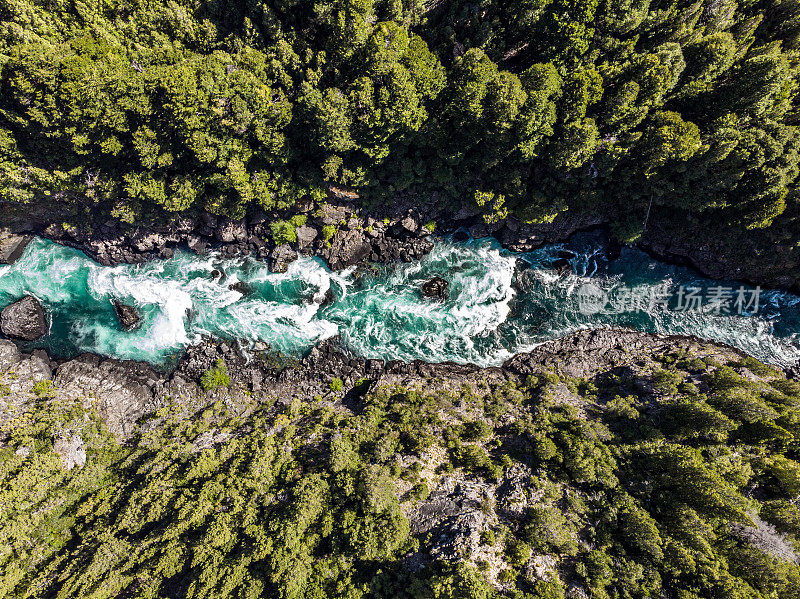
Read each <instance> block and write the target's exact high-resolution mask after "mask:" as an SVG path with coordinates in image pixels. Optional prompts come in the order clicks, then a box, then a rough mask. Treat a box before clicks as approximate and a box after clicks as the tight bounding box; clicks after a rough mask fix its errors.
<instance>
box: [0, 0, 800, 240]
mask: <svg viewBox="0 0 800 599" xmlns="http://www.w3.org/2000/svg"><path fill="white" fill-rule="evenodd" d="M799 33H800V2H798V1H797V0H695V1H692V0H519V1H514V2H509V1H506V0H483V1H479V0H475V1H461V0H441V1H436V0H434V1H431V2H427V3H426V2H424V1H423V0H374V1H373V0H335V1H326V2H310V1H306V0H280V1H275V2H267V1H247V2H222V1H205V0H194V1H188V0H171V1H169V2H158V1H148V0H105V1H98V2H62V1H60V0H52V1H48V2H43V1H41V0H2V2H0V201H5V202H6V203H8V202H12V203H25V202H33V203H42V202H46V203H52V202H58V203H61V204H64V205H67V206H71V207H76V208H78V210H76V212H78V213H80V212H81V211H84V210H85V211H87V212H89V211H90V210H91V209H92V207H93V206H94V205H95V204H101V205H102V206H103V207H106V208H107V209H108V210H111V211H112V212H113V214H114V215H115V216H117V217H118V218H120V219H122V220H125V221H128V222H135V221H136V220H137V218H138V217H139V216H140V215H142V214H145V213H153V212H155V213H161V214H162V215H163V214H164V212H163V211H166V212H181V211H187V210H199V209H206V210H209V211H211V212H213V213H217V214H228V215H231V216H234V217H241V216H242V215H243V214H245V212H246V211H247V210H248V209H249V207H255V206H261V207H263V208H265V209H267V210H285V211H287V212H291V209H292V207H293V206H294V205H295V204H296V203H297V202H298V201H299V200H301V199H303V198H305V197H308V196H310V197H312V198H320V197H322V196H323V195H324V192H325V189H326V188H327V187H329V186H331V185H336V186H347V187H349V188H354V189H356V190H357V191H358V192H359V194H360V195H361V196H362V197H363V198H365V200H366V201H367V202H373V203H380V202H386V201H388V200H389V199H390V198H392V197H393V196H395V195H396V194H406V195H408V196H409V197H425V198H429V197H431V194H432V193H434V192H435V194H436V196H435V197H438V198H439V199H440V201H442V202H445V203H446V202H447V201H448V200H459V201H460V200H463V199H472V200H474V201H475V202H476V204H477V205H478V206H479V207H480V208H481V210H482V211H483V212H484V213H485V218H486V220H487V222H493V221H496V220H498V219H500V218H502V217H504V216H505V215H506V214H508V213H513V214H515V215H517V216H518V217H519V218H521V219H522V220H524V221H526V222H543V221H547V220H549V219H552V218H554V217H555V215H557V214H558V213H560V212H562V211H564V210H567V209H569V210H574V211H585V210H594V211H602V212H604V213H608V214H612V213H613V214H619V215H623V216H621V217H620V218H619V219H618V222H617V223H616V227H617V232H618V234H619V236H620V237H621V238H623V239H634V238H636V237H637V235H638V234H639V233H640V231H641V227H642V222H643V220H644V219H645V216H646V214H647V213H648V211H649V208H650V207H651V206H652V207H653V208H655V210H659V209H660V210H662V213H663V212H666V213H667V214H675V215H677V217H676V218H681V219H684V220H686V219H688V221H691V222H701V221H702V220H703V219H706V220H707V221H708V222H714V223H720V222H722V223H724V224H725V225H726V226H728V227H729V228H731V230H736V231H740V232H745V234H748V235H752V234H758V233H746V231H747V230H752V229H756V230H762V229H764V228H767V227H770V228H769V232H770V233H769V234H770V235H773V234H774V235H775V236H776V237H775V238H776V239H779V238H784V239H785V238H786V234H787V231H789V232H790V231H791V228H792V227H796V225H797V223H796V219H797V218H798V214H799V213H800V210H799V209H798V200H797V195H796V191H795V182H796V180H797V177H798V161H800V156H799V155H798V145H799V142H798V128H797V125H796V123H797V112H796V107H795V98H796V94H797V74H798V52H797V50H798V34H799ZM7 205H8V204H7ZM688 221H687V222H688Z"/></svg>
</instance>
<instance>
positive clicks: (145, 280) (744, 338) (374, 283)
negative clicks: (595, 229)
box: [0, 234, 800, 366]
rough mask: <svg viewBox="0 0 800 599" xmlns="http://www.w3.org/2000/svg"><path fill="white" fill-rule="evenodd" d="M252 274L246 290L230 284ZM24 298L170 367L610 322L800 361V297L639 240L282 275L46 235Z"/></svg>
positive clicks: (479, 344)
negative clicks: (200, 345)
mask: <svg viewBox="0 0 800 599" xmlns="http://www.w3.org/2000/svg"><path fill="white" fill-rule="evenodd" d="M559 252H561V256H562V257H566V258H567V259H568V260H569V265H568V266H565V267H564V269H563V270H564V271H566V272H562V273H561V274H559V273H558V272H557V271H556V270H554V269H553V267H552V265H553V263H554V261H556V260H557V259H558V258H559ZM564 252H567V253H564ZM214 271H219V272H218V273H216V272H214ZM215 275H216V276H215ZM433 276H440V277H442V278H443V279H445V280H446V281H448V283H449V286H448V297H447V299H446V300H444V301H440V300H435V299H431V298H425V297H423V296H422V294H421V293H420V286H421V284H422V283H423V282H425V281H427V280H429V279H430V278H431V277H433ZM240 282H241V283H245V284H246V289H240V290H235V289H231V286H233V285H234V284H236V283H240ZM25 294H32V295H34V296H35V297H37V298H38V299H39V300H40V301H41V302H42V304H43V305H44V306H45V308H46V309H47V311H48V313H49V314H50V321H51V325H50V332H49V334H48V335H47V336H46V337H45V338H43V339H42V340H40V341H38V342H36V343H34V344H32V345H31V346H30V347H44V348H46V349H48V351H49V352H50V353H51V354H52V355H54V356H57V357H70V356H74V355H75V354H77V353H80V352H93V353H97V354H102V355H106V356H112V357H116V358H122V359H132V360H142V361H147V362H150V363H152V364H155V365H162V366H163V365H168V364H169V363H170V362H171V361H173V360H174V359H175V358H176V357H177V356H178V355H180V353H181V351H182V350H183V349H184V348H185V347H186V346H187V345H189V344H192V343H196V342H198V341H199V340H200V339H201V338H203V337H204V336H208V335H213V336H215V337H219V338H224V339H229V340H241V341H242V342H243V344H244V346H245V347H247V346H249V345H251V344H253V343H255V342H257V341H263V342H266V343H268V344H269V345H270V346H272V347H273V348H275V349H277V350H280V351H282V352H284V353H287V354H292V355H300V354H302V353H303V352H305V351H307V350H309V349H310V348H311V347H312V346H313V345H314V344H315V343H317V342H319V341H320V340H323V339H326V338H329V337H332V336H334V335H339V336H340V337H341V340H342V343H343V344H344V345H345V346H347V347H348V348H350V350H351V351H352V352H353V353H355V354H357V355H360V356H364V357H367V358H380V359H402V360H412V359H421V360H426V361H429V362H442V361H446V360H450V361H453V362H458V363H468V362H471V363H475V364H478V365H481V366H490V365H498V364H501V363H502V362H503V361H504V360H506V359H507V358H509V357H510V356H512V355H514V354H516V353H519V352H524V351H527V350H530V349H532V348H533V347H535V346H536V345H538V344H541V343H543V342H545V341H548V340H551V339H555V338H558V337H561V336H564V335H566V334H569V333H571V332H573V331H575V330H577V329H580V328H594V327H602V326H626V327H630V328H634V329H637V330H640V331H645V332H656V333H664V334H676V335H696V336H698V337H701V338H704V339H709V340H713V341H720V342H724V343H727V344H730V345H732V346H734V347H737V348H740V349H742V350H744V351H745V352H747V353H748V354H751V355H753V356H755V357H756V358H758V359H760V360H762V361H765V362H769V363H772V364H775V365H779V366H791V365H794V364H796V363H797V362H798V360H800V297H799V296H797V295H793V294H791V293H788V292H785V291H776V290H759V289H756V288H753V287H750V286H747V285H742V284H740V283H737V282H732V281H716V280H712V279H707V278H704V277H702V276H700V275H699V274H697V273H696V272H694V271H693V270H691V269H688V268H684V267H679V266H674V265H670V264H665V263H661V262H658V261H656V260H654V259H652V258H650V257H649V256H648V255H647V254H645V253H643V252H641V251H639V250H636V249H631V248H625V249H623V251H622V255H621V256H620V257H619V258H617V259H616V260H611V261H609V260H608V259H606V257H605V253H604V251H603V246H602V240H601V239H600V238H599V237H598V236H597V235H594V234H579V235H576V236H574V237H573V238H572V239H571V241H570V242H569V243H567V244H559V245H548V246H545V247H542V248H540V249H538V250H536V251H533V252H529V253H513V252H510V251H507V250H504V249H502V248H501V247H500V246H499V244H498V243H497V242H496V241H494V240H492V239H482V240H470V241H466V242H453V241H448V240H445V239H442V240H439V241H437V242H436V244H435V246H434V249H433V250H432V251H431V253H430V254H429V255H427V256H426V257H425V258H424V259H423V260H421V261H419V262H412V263H408V264H393V265H376V266H374V267H370V268H362V269H359V270H356V269H352V268H351V269H347V270H345V271H342V272H331V271H330V270H329V269H328V268H327V267H326V265H325V264H324V262H322V261H321V260H319V259H316V258H300V259H299V260H297V261H295V262H293V263H292V264H291V265H290V266H289V268H288V271H287V272H286V273H282V274H277V273H270V272H269V271H268V269H267V267H266V265H265V264H264V263H263V262H259V261H256V260H252V259H236V260H229V259H222V258H220V257H218V256H216V255H214V254H213V253H210V254H206V255H196V254H193V253H190V252H188V251H186V252H181V251H178V252H176V253H175V256H174V257H173V258H170V259H168V260H153V261H151V262H148V263H146V264H143V265H138V266H133V265H121V266H116V267H105V266H101V265H99V264H97V263H95V262H93V261H92V260H91V259H89V258H88V257H87V256H86V255H85V254H83V253H81V252H79V251H77V250H74V249H71V248H68V247H64V246H61V245H58V244H55V243H52V242H50V241H47V240H43V239H36V240H34V241H33V242H32V243H31V244H30V245H29V246H28V247H27V249H26V250H25V253H24V254H23V255H22V257H21V258H20V259H19V260H18V261H17V262H15V263H14V264H13V265H6V266H0V307H2V306H5V305H7V304H9V303H11V302H13V301H15V300H16V299H19V298H20V297H22V296H23V295H25ZM326 294H327V295H328V297H329V299H330V298H331V296H332V301H330V302H326ZM112 300H119V301H122V302H124V303H127V304H131V305H135V306H136V307H137V309H138V310H139V312H140V315H141V318H142V322H141V325H140V326H139V327H138V328H137V329H135V330H133V331H125V330H124V329H123V328H122V327H121V326H120V324H119V322H118V320H117V318H116V316H115V313H114V309H113V306H112Z"/></svg>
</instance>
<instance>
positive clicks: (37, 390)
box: [31, 379, 56, 399]
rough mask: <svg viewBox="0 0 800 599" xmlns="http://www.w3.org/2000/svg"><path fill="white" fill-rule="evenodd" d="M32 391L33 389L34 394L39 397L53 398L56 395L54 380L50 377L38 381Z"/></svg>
mask: <svg viewBox="0 0 800 599" xmlns="http://www.w3.org/2000/svg"><path fill="white" fill-rule="evenodd" d="M31 391H33V394H34V395H35V396H36V397H38V398H39V399H51V398H53V397H55V395H56V389H55V387H53V381H51V380H50V379H44V380H42V381H39V382H37V383H36V384H35V385H34V386H33V388H32V389H31Z"/></svg>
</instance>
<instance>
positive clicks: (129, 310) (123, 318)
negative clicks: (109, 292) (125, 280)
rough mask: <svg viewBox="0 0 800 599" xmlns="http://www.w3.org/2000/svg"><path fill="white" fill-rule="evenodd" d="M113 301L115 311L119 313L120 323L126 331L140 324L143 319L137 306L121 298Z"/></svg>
mask: <svg viewBox="0 0 800 599" xmlns="http://www.w3.org/2000/svg"><path fill="white" fill-rule="evenodd" d="M112 303H113V305H114V312H115V313H116V314H117V318H119V322H120V324H121V325H122V326H123V328H124V329H125V330H126V331H130V330H133V329H135V328H136V327H137V326H139V323H140V322H141V320H142V319H141V317H140V316H139V312H138V310H136V308H134V307H133V306H129V305H127V304H123V303H122V302H121V301H119V300H114V301H113V302H112Z"/></svg>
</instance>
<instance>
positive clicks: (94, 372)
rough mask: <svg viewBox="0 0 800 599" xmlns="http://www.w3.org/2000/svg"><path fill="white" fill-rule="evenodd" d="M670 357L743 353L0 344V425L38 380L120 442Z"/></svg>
mask: <svg viewBox="0 0 800 599" xmlns="http://www.w3.org/2000/svg"><path fill="white" fill-rule="evenodd" d="M669 352H683V353H688V354H692V355H703V356H712V357H717V358H721V359H724V360H726V361H728V360H735V359H740V358H742V357H743V356H744V354H742V352H740V351H738V350H736V349H734V348H731V347H728V346H725V345H720V344H714V343H711V342H707V341H702V340H699V339H696V338H691V337H675V336H663V335H650V334H646V333H639V332H634V331H627V330H613V329H598V330H594V331H579V332H577V333H575V334H573V335H570V336H568V337H565V338H562V339H558V340H555V341H551V342H548V343H545V344H543V345H541V346H539V347H537V348H536V349H535V350H533V351H531V352H528V353H524V354H519V355H517V356H514V357H513V358H511V359H509V360H508V361H506V362H505V363H504V364H503V365H502V366H500V367H492V368H479V367H477V366H473V365H458V364H453V363H440V364H431V363H427V362H422V361H419V360H416V361H413V362H408V363H407V362H401V361H389V362H384V361H383V360H370V359H364V358H359V357H353V356H352V355H350V354H349V353H347V352H346V351H345V350H343V349H342V348H341V347H340V346H339V344H338V342H337V340H336V339H335V338H334V339H329V340H327V341H324V342H322V343H320V344H319V345H317V346H316V347H315V348H314V349H313V350H312V351H311V352H310V353H309V354H308V355H307V356H306V357H304V358H302V359H300V360H295V359H292V358H287V357H285V356H281V355H279V354H277V353H275V352H272V351H270V350H269V348H268V347H266V346H265V345H261V346H257V347H256V348H255V350H246V351H242V350H241V349H239V348H238V347H236V346H232V345H230V344H228V343H221V342H216V341H213V340H208V341H206V342H205V343H203V344H200V345H196V346H192V347H190V348H189V349H188V350H187V351H186V353H185V355H184V356H183V357H182V358H181V359H180V361H179V362H178V364H177V365H176V367H175V369H174V370H173V371H172V372H170V373H163V372H158V371H156V370H154V369H153V368H152V367H151V366H149V365H148V364H145V363H139V362H131V361H122V360H116V359H108V358H102V357H100V356H96V355H92V354H84V355H81V356H79V357H77V358H75V359H72V360H53V359H51V358H50V357H49V356H48V355H47V353H46V352H44V351H42V350H37V351H34V352H33V353H31V354H27V353H23V352H21V351H20V350H19V349H18V347H17V346H16V345H15V344H14V343H12V342H11V341H8V340H0V372H3V373H5V375H4V377H5V380H4V384H5V385H6V386H7V388H8V390H9V393H10V397H11V398H12V403H13V404H14V406H15V407H14V408H13V410H10V411H9V409H8V408H6V413H5V414H3V415H0V422H5V421H7V420H8V419H9V418H11V417H12V414H11V412H18V411H19V410H23V409H24V405H25V403H26V402H28V401H31V400H33V399H34V397H35V395H34V393H33V392H32V388H33V386H34V385H35V384H36V383H37V382H40V381H43V380H52V381H53V383H54V385H55V386H56V387H58V388H59V389H60V392H61V393H62V394H64V395H65V396H66V397H68V398H69V399H71V400H81V401H89V402H91V401H94V402H95V405H96V406H97V408H98V412H99V414H100V416H101V417H102V419H103V421H104V422H105V424H106V426H107V428H108V429H109V430H110V431H111V432H113V433H114V434H115V435H117V436H118V437H119V438H121V439H124V438H126V437H128V436H130V435H131V434H132V433H133V431H134V430H135V428H136V426H137V422H139V421H140V419H141V418H142V417H143V416H145V415H147V414H151V413H154V412H155V411H156V410H157V409H158V408H159V407H162V406H163V405H165V402H167V401H168V400H169V398H171V400H172V401H176V402H177V403H178V404H180V405H181V406H183V408H184V409H186V410H187V411H188V412H189V413H193V412H194V411H196V410H197V409H199V408H201V407H203V406H204V405H207V404H208V403H213V402H214V401H217V400H218V399H220V397H224V398H225V401H227V402H230V403H232V404H237V405H243V406H244V405H249V404H251V403H252V402H253V401H256V402H276V401H277V402H287V401H291V400H292V399H294V398H297V399H299V400H301V401H312V400H314V399H315V398H320V397H323V398H326V399H328V400H331V401H335V402H341V403H342V404H343V405H345V406H350V407H353V406H355V405H356V404H357V401H358V397H360V396H362V395H364V394H365V393H367V392H368V391H369V390H371V389H375V388H377V387H382V386H387V385H414V384H425V385H426V386H427V387H428V388H429V389H436V388H445V389H449V390H456V389H459V388H461V387H462V386H463V385H465V384H466V385H468V386H474V385H481V384H483V383H482V382H481V381H484V382H487V381H493V382H495V383H498V382H503V381H506V380H510V379H520V378H524V377H525V376H527V375H529V374H532V373H534V372H536V371H537V370H539V369H541V368H548V369H552V370H555V371H557V372H561V373H563V374H565V375H568V376H571V377H587V376H593V375H595V374H597V373H598V372H599V371H601V370H611V369H615V368H616V369H619V368H631V367H635V368H642V367H643V366H646V365H652V363H653V356H654V355H658V354H664V353H669ZM220 362H222V363H223V364H224V365H225V371H226V373H227V376H228V380H229V383H228V384H227V385H225V388H224V389H217V390H210V389H204V387H203V383H202V379H203V375H204V373H206V372H209V371H211V370H213V369H214V368H216V367H217V366H218V364H219V363H220ZM9 373H14V375H13V376H11V375H10V374H9ZM786 374H787V375H788V376H790V377H792V376H795V375H796V373H793V372H787V373H786ZM335 381H339V383H337V382H335Z"/></svg>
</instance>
